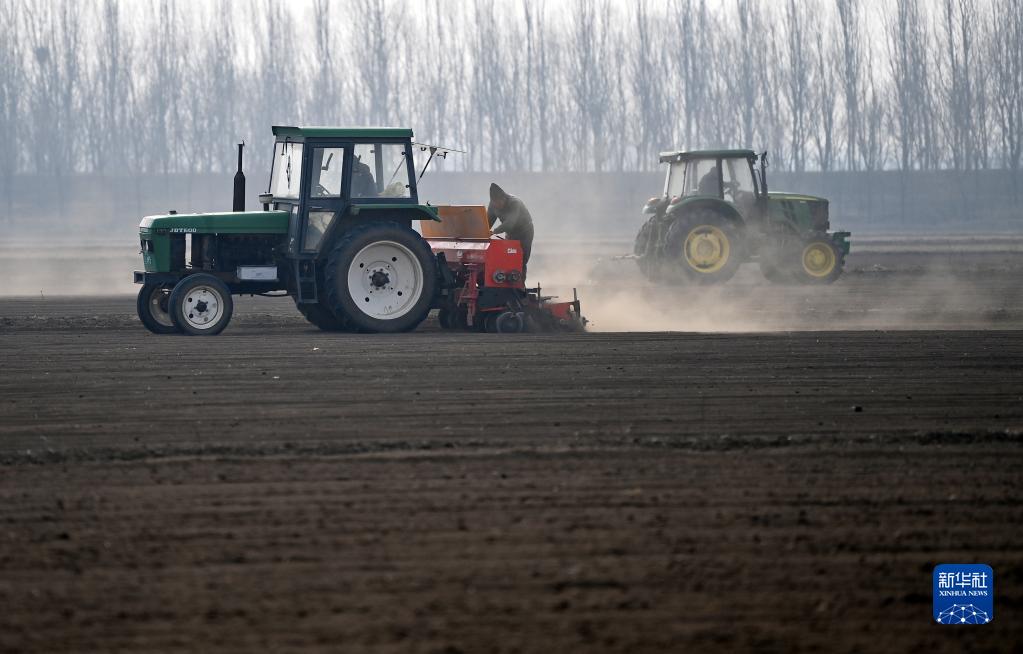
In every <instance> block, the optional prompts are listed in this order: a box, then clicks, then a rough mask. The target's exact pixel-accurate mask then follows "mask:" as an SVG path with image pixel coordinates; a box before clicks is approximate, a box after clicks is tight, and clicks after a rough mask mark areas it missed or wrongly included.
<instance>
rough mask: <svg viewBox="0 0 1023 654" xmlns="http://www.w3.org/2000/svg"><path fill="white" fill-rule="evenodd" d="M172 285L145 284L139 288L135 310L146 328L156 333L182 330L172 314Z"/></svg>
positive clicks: (170, 332)
mask: <svg viewBox="0 0 1023 654" xmlns="http://www.w3.org/2000/svg"><path fill="white" fill-rule="evenodd" d="M171 288H172V287H171V286H170V285H169V284H143V285H142V288H141V289H139V296H138V299H137V300H136V301H135V310H136V311H137V312H138V314H139V320H141V321H142V324H143V325H145V327H146V329H148V330H149V331H151V332H153V333H154V334H177V333H178V331H180V330H179V329H178V327H177V325H175V324H174V320H173V319H172V318H171V314H170V295H171Z"/></svg>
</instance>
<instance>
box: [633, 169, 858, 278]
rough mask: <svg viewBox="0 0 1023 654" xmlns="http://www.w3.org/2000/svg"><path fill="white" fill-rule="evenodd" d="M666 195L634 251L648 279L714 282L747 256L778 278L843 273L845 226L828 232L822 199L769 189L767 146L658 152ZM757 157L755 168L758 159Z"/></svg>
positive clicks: (651, 204)
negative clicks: (665, 171)
mask: <svg viewBox="0 0 1023 654" xmlns="http://www.w3.org/2000/svg"><path fill="white" fill-rule="evenodd" d="M660 161H661V163H666V164H668V174H667V177H666V179H665V183H664V194H663V195H662V196H660V197H655V198H651V199H650V200H649V201H648V202H647V203H646V205H645V206H644V207H643V213H644V214H646V215H650V218H649V220H647V222H646V223H645V224H644V225H643V227H642V228H641V229H640V231H639V234H638V235H637V237H636V244H635V249H634V257H635V258H636V259H637V261H638V263H639V267H640V270H642V272H643V273H644V274H645V275H646V276H647V277H648V278H649V279H651V280H652V281H655V282H674V281H685V282H690V283H696V284H718V283H722V282H726V281H728V280H729V279H731V278H732V276H733V275H734V274H735V272H736V271H737V270H738V268H739V266H740V265H741V264H742V263H744V262H746V261H756V262H757V263H758V264H759V266H760V270H761V271H762V272H763V274H764V276H765V277H766V278H767V279H768V280H770V281H772V282H776V283H805V284H830V283H831V282H833V281H835V280H836V279H838V277H839V276H840V275H841V274H842V268H843V266H844V263H845V256H846V255H847V254H848V253H849V240H848V239H849V232H829V231H828V230H829V229H830V222H829V220H828V201H827V200H825V199H824V198H818V197H813V196H809V195H796V194H792V193H769V192H768V190H767V153H766V152H765V153H763V154H761V155H759V156H758V155H757V154H756V153H755V152H753V151H752V150H705V151H694V152H664V153H661V155H660ZM758 162H759V164H760V165H759V167H758V166H757V163H758Z"/></svg>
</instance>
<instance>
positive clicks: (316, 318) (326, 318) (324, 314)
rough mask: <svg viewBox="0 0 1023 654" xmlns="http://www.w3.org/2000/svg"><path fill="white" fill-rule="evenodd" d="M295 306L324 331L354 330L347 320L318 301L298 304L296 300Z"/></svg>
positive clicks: (303, 315)
mask: <svg viewBox="0 0 1023 654" xmlns="http://www.w3.org/2000/svg"><path fill="white" fill-rule="evenodd" d="M295 306H296V307H297V308H298V312H299V313H301V314H302V317H304V318H305V319H306V320H308V321H309V322H310V323H312V324H313V325H315V326H317V327H319V328H320V329H322V330H323V331H325V332H345V331H354V330H352V329H351V328H350V326H349V324H348V321H347V320H345V319H344V318H339V317H337V316H336V315H334V312H332V311H331V310H330V309H328V308H327V307H325V306H323V305H322V304H320V303H319V302H317V303H316V304H307V303H303V304H298V303H297V302H296V303H295Z"/></svg>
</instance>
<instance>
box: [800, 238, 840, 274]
mask: <svg viewBox="0 0 1023 654" xmlns="http://www.w3.org/2000/svg"><path fill="white" fill-rule="evenodd" d="M844 268H845V252H844V251H843V250H840V249H839V248H838V247H836V246H835V244H834V243H833V242H832V241H831V239H830V238H828V237H827V236H825V235H821V236H818V237H815V238H811V239H809V240H808V241H806V243H804V244H803V247H802V248H801V249H800V250H799V260H798V261H797V264H796V266H795V273H794V276H795V279H796V281H798V282H799V283H800V284H815V285H821V284H831V283H833V282H834V281H835V280H836V279H838V278H839V277H841V276H842V270H843V269H844Z"/></svg>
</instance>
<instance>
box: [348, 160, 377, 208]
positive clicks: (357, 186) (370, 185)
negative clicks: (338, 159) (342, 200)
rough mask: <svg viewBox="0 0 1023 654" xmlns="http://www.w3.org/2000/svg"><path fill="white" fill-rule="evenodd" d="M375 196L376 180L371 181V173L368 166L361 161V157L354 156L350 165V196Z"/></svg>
mask: <svg viewBox="0 0 1023 654" xmlns="http://www.w3.org/2000/svg"><path fill="white" fill-rule="evenodd" d="M376 196H377V189H376V182H375V181H373V173H372V172H370V170H369V166H367V165H366V164H365V163H363V162H362V157H360V156H359V155H356V156H355V162H354V164H353V165H352V197H353V198H375V197H376Z"/></svg>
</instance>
